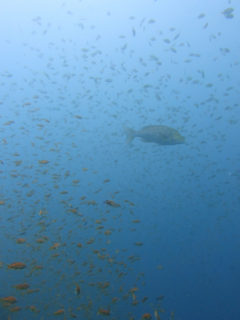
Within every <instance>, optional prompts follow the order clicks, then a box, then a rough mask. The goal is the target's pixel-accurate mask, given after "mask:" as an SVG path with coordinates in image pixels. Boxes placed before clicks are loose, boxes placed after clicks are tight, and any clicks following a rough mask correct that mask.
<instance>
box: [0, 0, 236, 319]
mask: <svg viewBox="0 0 240 320" xmlns="http://www.w3.org/2000/svg"><path fill="white" fill-rule="evenodd" d="M61 10H62V14H63V15H65V16H66V17H67V18H66V19H67V23H69V24H70V25H71V28H73V29H74V30H75V32H76V33H78V34H79V37H77V39H78V42H77V41H75V40H73V39H71V38H69V37H68V36H67V34H65V33H64V31H63V30H62V26H61V25H54V23H51V20H49V21H48V20H47V18H46V17H45V18H43V17H41V16H40V15H36V16H34V17H32V20H31V21H29V23H30V24H31V34H30V35H29V37H32V38H29V39H28V38H26V39H20V42H21V44H20V47H19V48H20V49H19V50H20V51H21V50H22V51H23V53H20V55H21V54H23V55H24V56H25V55H26V57H25V60H24V61H25V62H24V65H23V66H22V68H23V70H24V75H23V76H22V77H21V76H19V74H17V70H16V74H15V71H14V68H11V67H10V68H9V69H8V67H7V66H6V69H5V70H1V71H0V82H1V83H0V84H1V88H2V94H1V97H0V99H1V101H0V109H1V112H0V133H1V135H0V149H1V155H0V179H1V185H0V186H1V189H0V242H1V248H3V247H4V246H5V245H6V248H7V250H6V251H4V250H3V252H1V254H0V273H1V275H2V276H1V279H2V280H1V296H0V301H1V304H0V307H1V308H3V309H4V310H5V312H6V314H7V317H8V318H7V319H8V320H12V319H41V320H44V319H54V318H56V317H57V318H60V319H61V318H62V319H88V320H90V319H102V318H103V319H104V318H108V319H113V320H121V319H126V320H134V319H152V320H154V319H155V320H160V319H174V317H175V315H174V311H167V310H166V309H165V308H164V301H163V300H164V299H163V298H164V295H163V294H164V292H162V289H161V285H159V292H158V293H157V295H156V296H155V298H153V297H152V296H151V297H150V296H149V292H148V293H147V294H146V291H147V290H146V289H145V288H146V286H147V285H148V283H146V282H147V281H148V282H150V284H151V281H153V282H155V281H156V279H150V278H149V275H146V274H145V272H144V271H142V270H141V261H142V260H144V259H145V258H144V256H145V251H144V250H145V249H144V245H145V240H146V238H147V236H146V237H145V238H144V237H143V238H142V230H143V229H144V230H145V231H146V230H147V231H146V232H147V233H149V234H151V233H152V230H151V227H150V226H149V225H148V224H147V225H146V224H145V222H144V221H143V219H142V216H139V215H138V210H137V209H136V208H137V207H138V203H136V199H137V198H135V196H134V190H133V191H132V193H130V195H131V194H132V196H133V197H132V198H133V199H129V198H128V197H126V195H125V193H124V190H123V189H122V187H121V183H119V182H118V180H117V179H118V178H117V176H116V175H114V174H111V172H112V169H110V170H108V165H109V166H110V167H111V168H114V166H115V167H118V165H119V162H120V161H119V159H118V151H119V149H123V150H125V152H126V156H127V155H128V154H130V153H132V154H133V153H134V152H135V153H138V152H141V151H140V150H143V149H144V148H148V149H146V150H148V152H149V150H150V149H149V148H153V150H154V152H158V151H156V150H160V149H155V148H156V147H157V146H154V145H153V146H150V145H148V144H141V141H138V139H136V141H134V149H132V148H131V150H129V148H128V146H127V145H126V144H125V135H127V139H128V140H129V141H132V140H133V138H135V137H140V138H142V139H143V141H149V142H156V143H157V144H159V145H167V144H174V145H175V144H176V145H177V144H182V145H181V146H174V147H173V149H171V151H170V152H171V159H173V158H175V157H176V159H178V160H177V161H179V162H180V161H181V159H182V157H184V152H185V151H184V148H187V147H186V146H185V142H186V145H187V144H190V143H191V139H192V137H191V132H190V130H189V129H186V128H185V126H189V123H191V121H192V120H191V109H188V108H187V105H188V100H189V97H188V96H186V97H185V98H184V99H182V97H181V95H180V93H179V91H178V90H181V87H182V88H183V87H189V95H190V94H191V93H190V90H193V91H194V92H195V93H196V96H197V95H198V91H197V90H199V92H201V91H202V92H204V94H203V95H201V93H199V96H198V97H196V98H195V105H194V106H192V107H193V108H195V109H199V110H200V109H202V111H201V112H202V113H205V116H206V117H209V127H212V126H214V123H215V122H218V121H219V122H220V121H223V119H222V115H221V114H220V113H219V114H218V101H217V99H216V98H215V96H214V94H215V90H217V89H216V85H215V83H214V81H213V82H209V80H206V79H209V76H205V75H206V74H208V70H207V68H206V69H205V67H204V65H203V64H202V63H199V65H198V62H196V61H197V60H199V61H200V57H201V55H202V53H199V52H196V51H192V50H193V49H192V48H191V41H190V42H188V40H187V39H186V38H184V35H182V34H181V31H180V30H178V29H177V28H175V27H169V26H168V28H167V29H162V30H160V28H159V27H158V21H157V20H156V19H155V18H152V17H147V16H146V17H138V16H134V15H132V16H130V17H128V18H127V21H128V22H129V23H130V25H131V28H130V29H129V30H127V29H124V28H123V31H121V32H119V33H118V31H117V30H114V32H115V33H116V35H115V38H114V41H113V43H112V44H111V50H112V49H113V50H112V51H113V52H111V53H110V52H107V51H105V50H104V46H103V45H102V44H101V41H104V39H103V38H102V35H101V33H100V32H99V31H98V27H97V26H94V25H88V22H87V20H86V21H85V19H84V18H81V14H80V13H78V12H74V10H72V9H71V8H68V3H67V2H63V3H62V8H61ZM219 16H220V17H221V18H222V19H224V18H226V19H228V20H231V19H232V18H234V9H233V8H226V9H223V11H222V12H219ZM108 18H109V19H111V12H110V11H109V12H107V13H106V17H105V19H108ZM49 19H50V18H49ZM195 20H196V21H197V23H198V26H199V28H200V29H201V30H202V31H203V32H205V33H207V37H208V39H209V46H211V44H212V43H215V42H216V43H217V41H218V39H220V38H221V33H220V32H210V31H209V32H208V30H209V29H211V26H210V22H209V21H208V20H207V16H206V15H205V14H204V13H199V15H197V16H196V17H195ZM69 21H70V22H69ZM230 22H231V21H230ZM56 30H57V31H56ZM86 30H87V31H86ZM53 31H54V32H55V33H54V34H56V32H59V39H55V38H53V37H52V36H51V33H52V32H53ZM85 31H86V32H88V33H90V34H91V37H92V38H89V39H85V38H84V32H85ZM61 32H62V33H61ZM141 37H143V38H144V37H145V38H146V39H145V41H146V43H145V45H146V48H147V49H146V52H145V53H142V54H141V50H139V51H138V50H137V49H136V50H135V49H134V44H133V41H135V40H137V39H139V38H141ZM34 39H35V40H36V41H35V40H34ZM75 39H76V38H75ZM105 40H106V39H105ZM8 45H9V51H12V50H14V49H13V48H12V44H11V42H9V44H8ZM42 46H44V50H43V49H42ZM46 47H47V49H48V50H46ZM157 47H161V48H162V49H161V50H162V53H161V52H160V51H159V52H158V49H157ZM193 48H194V45H193ZM209 50H210V49H209ZM163 53H164V54H163ZM166 54H167V58H165V55H166ZM178 54H180V57H179V58H178ZM230 54H231V50H230V48H222V47H221V46H220V47H219V48H218V52H217V54H216V56H214V57H213V58H212V59H215V60H216V63H217V62H218V60H220V59H223V60H224V59H225V58H226V57H228V55H230ZM114 55H116V56H117V58H114ZM28 56H29V57H31V58H30V59H32V60H33V61H34V62H35V65H28V64H27V63H26V61H27V60H26V59H27V57H28ZM20 60H21V59H20ZM129 60H130V63H129ZM19 63H20V62H19ZM195 63H196V67H193V68H195V71H196V72H195V73H194V74H190V73H188V71H187V70H188V66H189V65H191V64H195ZM237 63H238V64H239V62H237V61H236V62H235V64H236V65H237ZM169 64H173V65H174V64H176V65H178V64H179V65H180V64H181V65H182V66H183V68H184V70H185V71H184V72H185V73H182V76H181V77H178V76H177V78H175V75H174V74H170V73H168V71H167V69H168V65H169ZM238 67H239V66H238ZM16 68H20V67H19V66H16ZM217 78H218V80H219V82H221V83H222V86H223V88H224V89H223V90H222V92H223V95H224V96H225V97H226V98H227V97H228V95H231V94H236V88H235V87H234V86H233V85H232V84H231V83H230V82H229V81H228V75H225V74H224V73H222V72H221V70H219V72H217ZM120 82H121V83H123V85H122V86H120V87H119V83H120ZM173 82H176V86H175V88H176V89H173V85H172V83H173ZM170 83H171V85H170ZM125 84H126V85H125ZM136 87H137V88H138V90H139V91H137V90H136ZM178 87H179V89H178ZM124 88H125V89H124ZM197 88H198V89H197ZM103 96H104V103H103V102H102V99H103ZM170 96H171V97H173V96H174V97H175V98H176V99H175V100H176V101H177V104H176V105H174V102H173V101H174V99H171V98H169V97H170ZM114 97H115V98H114ZM120 97H121V99H122V100H120V101H121V102H118V101H119V99H120ZM148 100H151V103H150V104H149V105H148V106H146V104H147V101H148ZM106 101H108V105H106V104H105V103H106ZM153 101H154V102H153ZM118 103H119V104H120V106H119V105H118ZM124 105H125V106H124ZM163 105H164V106H165V111H164V112H162V113H161V112H160V113H158V112H159V109H160V106H163ZM118 106H119V108H118ZM145 106H146V108H147V110H148V112H147V113H146V109H145ZM180 106H181V107H180ZM206 106H207V108H208V109H207V111H206V109H205V107H206ZM120 107H121V108H120ZM237 108H239V102H238V103H237V104H236V105H229V104H228V103H226V105H225V111H229V113H228V114H229V116H228V118H227V119H226V122H227V124H228V125H231V126H234V125H235V124H238V125H239V122H238V119H237V117H235V114H236V113H237ZM122 110H124V111H125V112H122ZM124 113H125V114H124ZM131 114H134V115H135V117H136V118H138V119H140V123H139V128H142V129H140V130H139V131H134V130H133V129H126V130H127V131H126V130H125V131H126V132H125V133H124V127H128V126H129V127H135V124H133V123H132V121H131ZM176 119H181V120H180V122H179V121H178V122H177V123H176ZM179 123H181V125H179ZM125 124H126V126H125ZM173 128H174V129H173ZM191 128H192V132H197V134H198V135H201V136H202V138H201V142H200V145H205V144H206V141H208V139H209V140H210V139H212V140H213V139H216V145H217V148H218V149H219V150H220V151H221V148H222V145H221V141H224V139H225V136H224V133H223V132H220V133H219V132H218V134H216V135H215V136H214V137H213V136H212V137H209V136H208V135H207V133H206V131H204V129H203V128H201V127H198V123H197V120H194V122H193V123H192V126H191ZM156 131H157V132H156ZM163 131H164V132H163ZM166 131H167V136H166V135H165V136H164V134H165V132H166ZM149 132H150V133H149ZM159 132H160V135H159ZM180 133H181V134H180ZM169 134H171V138H169ZM163 148H165V147H164V146H163ZM192 148H193V149H194V148H195V150H198V146H196V145H194V144H193V146H192ZM161 150H163V151H162V152H165V151H164V150H165V149H161ZM168 150H169V149H168ZM130 157H131V156H130ZM161 157H162V158H163V159H164V154H163V155H162V156H161ZM96 159H97V160H96ZM101 159H105V160H106V159H108V161H105V160H104V161H102V162H101ZM96 162H97V164H96ZM166 162H167V161H166ZM168 163H169V162H168ZM161 165H164V161H162V162H161ZM132 170H133V171H134V168H133V169H132ZM120 171H121V169H120ZM122 174H123V176H124V172H122ZM144 174H146V175H147V171H146V172H145V173H144ZM190 174H192V173H190ZM125 177H127V174H126V176H125ZM213 178H214V177H213ZM129 188H131V187H129ZM133 189H134V188H133ZM152 203H153V205H154V201H152ZM148 228H149V229H148ZM1 250H2V249H1ZM154 269H155V270H158V271H157V272H159V279H160V277H161V272H162V271H161V270H164V267H163V265H162V264H161V261H158V263H156V265H155V266H154ZM146 278H147V279H148V280H146ZM3 288H4V289H3ZM126 310H127V311H126ZM129 310H131V311H129ZM16 315H17V316H16Z"/></svg>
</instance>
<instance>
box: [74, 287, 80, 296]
mask: <svg viewBox="0 0 240 320" xmlns="http://www.w3.org/2000/svg"><path fill="white" fill-rule="evenodd" d="M80 293H81V289H80V286H79V285H78V284H76V286H75V294H76V295H77V296H79V295H80Z"/></svg>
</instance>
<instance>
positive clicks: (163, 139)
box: [125, 126, 185, 145]
mask: <svg viewBox="0 0 240 320" xmlns="http://www.w3.org/2000/svg"><path fill="white" fill-rule="evenodd" d="M125 133H126V136H127V143H128V144H130V143H131V142H132V140H133V139H134V138H136V137H139V138H141V139H142V141H143V142H154V143H157V144H159V145H174V144H180V143H184V142H185V138H184V137H183V136H182V135H181V134H180V133H179V132H178V131H177V130H176V129H173V128H171V127H167V126H146V127H143V128H142V129H140V130H138V131H136V130H133V129H130V128H125Z"/></svg>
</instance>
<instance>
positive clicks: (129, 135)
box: [124, 127, 135, 144]
mask: <svg viewBox="0 0 240 320" xmlns="http://www.w3.org/2000/svg"><path fill="white" fill-rule="evenodd" d="M124 131H125V134H126V142H127V144H131V142H132V141H133V139H134V138H135V130H133V129H131V128H127V127H125V128H124Z"/></svg>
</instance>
